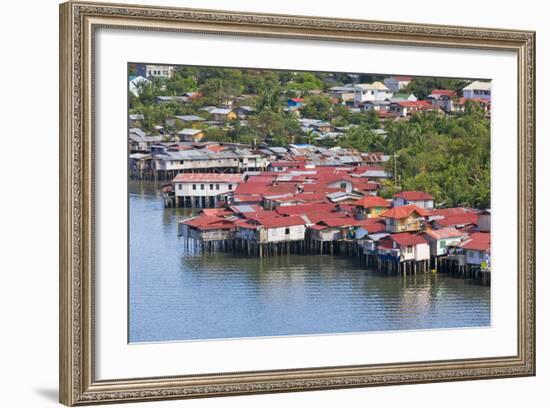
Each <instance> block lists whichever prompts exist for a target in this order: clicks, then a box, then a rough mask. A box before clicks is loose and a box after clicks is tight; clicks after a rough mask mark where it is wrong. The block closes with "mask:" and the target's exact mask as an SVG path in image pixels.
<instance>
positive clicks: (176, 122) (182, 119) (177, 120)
mask: <svg viewBox="0 0 550 408" xmlns="http://www.w3.org/2000/svg"><path fill="white" fill-rule="evenodd" d="M205 120H206V119H204V118H203V117H200V116H197V115H181V116H171V117H168V118H166V119H165V120H164V123H166V126H170V127H175V126H177V127H182V126H185V127H188V126H190V125H192V124H194V123H200V122H204V121H205Z"/></svg>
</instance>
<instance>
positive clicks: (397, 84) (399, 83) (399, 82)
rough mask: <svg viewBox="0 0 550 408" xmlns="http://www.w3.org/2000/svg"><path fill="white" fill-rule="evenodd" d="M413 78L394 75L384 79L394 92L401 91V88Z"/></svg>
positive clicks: (385, 83)
mask: <svg viewBox="0 0 550 408" xmlns="http://www.w3.org/2000/svg"><path fill="white" fill-rule="evenodd" d="M411 81H412V78H411V77H410V76H400V75H396V76H392V77H389V78H386V79H384V85H386V87H387V88H388V89H389V90H390V91H391V92H393V93H397V92H399V91H400V90H401V89H403V88H405V87H406V86H407V85H409V84H410V82H411Z"/></svg>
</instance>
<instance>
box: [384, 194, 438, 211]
mask: <svg viewBox="0 0 550 408" xmlns="http://www.w3.org/2000/svg"><path fill="white" fill-rule="evenodd" d="M403 205H416V206H417V207H420V208H423V209H425V210H432V209H433V208H434V198H433V197H432V196H431V195H430V194H428V193H425V192H423V191H403V192H401V193H397V194H395V195H394V196H393V206H394V207H401V206H403Z"/></svg>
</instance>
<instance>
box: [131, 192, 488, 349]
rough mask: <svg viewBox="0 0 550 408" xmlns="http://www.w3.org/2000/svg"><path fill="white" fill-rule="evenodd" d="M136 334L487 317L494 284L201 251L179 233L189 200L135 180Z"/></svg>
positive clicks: (192, 335)
mask: <svg viewBox="0 0 550 408" xmlns="http://www.w3.org/2000/svg"><path fill="white" fill-rule="evenodd" d="M130 188H131V193H130V199H129V202H130V212H129V213H130V276H129V278H130V311H129V312H130V316H129V317H130V319H129V320H130V341H132V342H140V341H165V340H189V339H214V338H234V337H258V336H281V335H298V334H321V333H346V332H364V331H373V330H403V329H426V328H451V327H477V326H487V325H489V324H490V288H488V287H484V286H477V285H471V284H469V283H468V282H467V281H463V280H461V279H455V278H449V277H446V276H444V275H433V274H426V275H416V276H408V277H407V278H401V277H396V276H386V275H385V274H381V273H377V272H374V271H369V270H366V269H365V268H363V267H360V266H358V265H357V264H355V263H354V260H353V259H345V258H342V257H332V256H326V255H325V256H288V257H280V258H264V259H259V258H243V257H237V256H232V255H228V254H197V253H189V252H188V251H186V250H185V241H184V240H183V239H182V238H178V237H177V220H179V219H182V218H184V217H186V216H188V215H190V214H191V211H190V210H189V209H167V210H165V209H164V208H163V207H162V199H161V197H160V195H159V194H158V188H156V186H154V185H152V184H151V183H131V185H130Z"/></svg>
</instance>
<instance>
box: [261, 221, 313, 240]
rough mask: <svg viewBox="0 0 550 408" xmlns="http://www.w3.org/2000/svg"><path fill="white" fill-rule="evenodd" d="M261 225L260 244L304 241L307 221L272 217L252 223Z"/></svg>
mask: <svg viewBox="0 0 550 408" xmlns="http://www.w3.org/2000/svg"><path fill="white" fill-rule="evenodd" d="M251 222H252V223H255V224H257V225H259V226H260V227H261V228H260V229H259V230H258V242H260V243H269V242H284V241H303V240H304V238H305V234H306V221H305V220H304V219H303V218H302V217H300V216H291V217H270V218H261V219H257V220H253V221H251Z"/></svg>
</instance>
